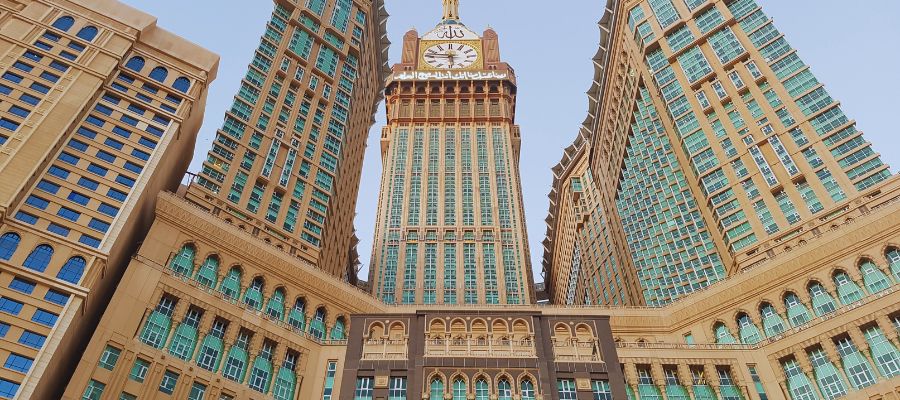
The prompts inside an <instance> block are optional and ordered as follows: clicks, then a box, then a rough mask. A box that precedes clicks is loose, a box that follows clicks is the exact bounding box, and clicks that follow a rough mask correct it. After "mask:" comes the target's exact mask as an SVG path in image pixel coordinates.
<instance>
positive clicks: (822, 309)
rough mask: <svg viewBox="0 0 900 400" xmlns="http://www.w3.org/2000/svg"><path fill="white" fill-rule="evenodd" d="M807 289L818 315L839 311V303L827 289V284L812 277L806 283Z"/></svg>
mask: <svg viewBox="0 0 900 400" xmlns="http://www.w3.org/2000/svg"><path fill="white" fill-rule="evenodd" d="M806 291H807V293H809V298H810V301H811V302H812V307H813V312H814V313H815V314H816V316H817V317H821V316H823V315H826V314H830V313H833V312H835V311H837V305H836V304H835V302H834V297H832V295H831V293H830V292H828V289H825V286H824V285H822V283H821V282H820V281H818V280H815V279H812V280H810V281H809V282H808V283H807V284H806Z"/></svg>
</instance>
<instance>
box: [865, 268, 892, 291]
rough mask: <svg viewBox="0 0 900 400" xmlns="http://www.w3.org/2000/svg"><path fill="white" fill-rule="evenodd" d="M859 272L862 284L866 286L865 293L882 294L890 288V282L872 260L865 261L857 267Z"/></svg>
mask: <svg viewBox="0 0 900 400" xmlns="http://www.w3.org/2000/svg"><path fill="white" fill-rule="evenodd" d="M859 272H861V273H862V279H863V284H865V285H866V291H868V292H869V293H871V294H875V293H878V292H882V291H884V290H887V288H889V287H891V280H890V278H888V276H887V275H885V273H884V272H882V271H881V268H878V266H877V265H875V263H874V262H872V260H865V261H863V262H862V263H860V265H859Z"/></svg>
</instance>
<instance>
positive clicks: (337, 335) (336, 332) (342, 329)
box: [331, 315, 347, 340]
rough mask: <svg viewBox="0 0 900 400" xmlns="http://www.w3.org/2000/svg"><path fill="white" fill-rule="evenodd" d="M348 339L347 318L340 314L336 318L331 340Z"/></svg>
mask: <svg viewBox="0 0 900 400" xmlns="http://www.w3.org/2000/svg"><path fill="white" fill-rule="evenodd" d="M346 339H347V319H346V318H345V317H344V316H343V315H339V316H338V317H337V318H335V319H334V326H332V327H331V340H346Z"/></svg>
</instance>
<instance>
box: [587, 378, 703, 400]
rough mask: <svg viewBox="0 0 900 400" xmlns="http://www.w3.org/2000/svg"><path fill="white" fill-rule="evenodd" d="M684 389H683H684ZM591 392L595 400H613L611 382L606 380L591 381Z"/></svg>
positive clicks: (672, 399)
mask: <svg viewBox="0 0 900 400" xmlns="http://www.w3.org/2000/svg"><path fill="white" fill-rule="evenodd" d="M682 389H683V388H682ZM591 391H592V392H593V395H594V400H612V398H613V397H612V389H610V387H609V381H606V380H602V381H601V380H593V381H591ZM685 396H687V392H685ZM685 398H687V397H685ZM669 399H671V400H676V399H674V398H672V397H671V395H670V397H669Z"/></svg>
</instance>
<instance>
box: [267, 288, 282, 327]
mask: <svg viewBox="0 0 900 400" xmlns="http://www.w3.org/2000/svg"><path fill="white" fill-rule="evenodd" d="M266 315H268V316H270V317H272V318H274V319H277V320H279V321H281V320H282V319H283V318H284V289H282V288H278V289H275V293H273V294H272V297H271V298H269V304H267V305H266Z"/></svg>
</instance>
